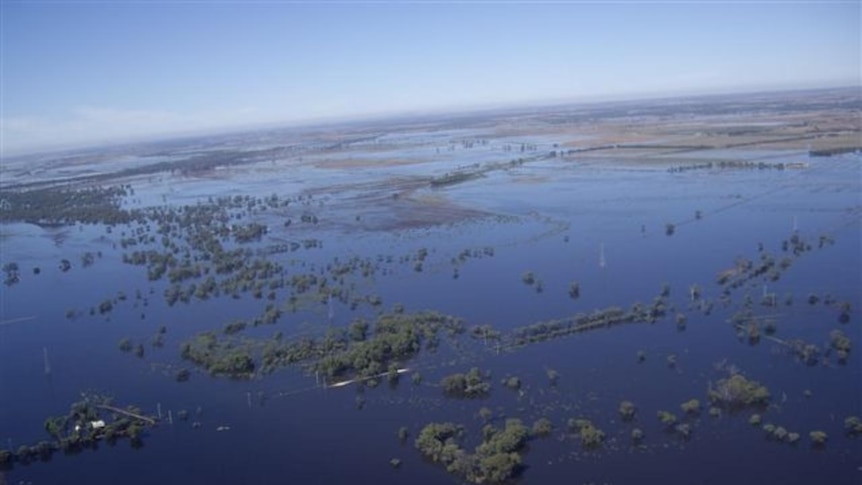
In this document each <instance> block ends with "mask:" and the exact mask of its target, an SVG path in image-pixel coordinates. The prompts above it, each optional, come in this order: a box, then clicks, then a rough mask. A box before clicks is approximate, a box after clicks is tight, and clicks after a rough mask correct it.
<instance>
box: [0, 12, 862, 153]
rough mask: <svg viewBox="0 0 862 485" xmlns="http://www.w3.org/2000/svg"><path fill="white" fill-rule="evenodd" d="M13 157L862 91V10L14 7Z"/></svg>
mask: <svg viewBox="0 0 862 485" xmlns="http://www.w3.org/2000/svg"><path fill="white" fill-rule="evenodd" d="M0 8H2V14H3V15H2V27H3V29H2V31H3V33H2V54H3V63H2V66H0V67H2V72H0V81H2V87H3V89H2V113H0V123H2V127H0V135H2V140H0V155H2V156H4V157H5V156H17V155H24V154H31V153H39V152H46V151H56V150H61V149H77V148H83V147H89V146H96V145H107V144H122V143H127V142H139V141H146V140H155V139H169V138H178V137H183V136H196V135H205V134H208V133H227V132H235V131H243V130H248V129H255V128H261V127H276V126H301V125H309V124H319V123H324V122H339V121H347V120H350V121H354V120H359V119H365V118H382V117H391V116H400V115H404V114H411V113H422V114H424V113H445V112H465V111H473V110H481V109H488V108H503V107H509V106H526V105H544V104H556V103H588V102H599V101H612V100H624V99H626V100H628V99H649V98H660V97H676V96H692V95H710V94H729V93H745V92H762V91H785V90H796V89H816V88H835V87H858V86H860V74H859V73H860V60H859V59H860V46H859V43H858V38H859V34H860V21H859V13H860V5H859V3H858V2H827V3H822V4H808V3H793V4H780V3H773V2H756V3H754V4H753V5H749V4H739V3H729V4H728V3H722V2H701V3H691V4H679V3H674V2H621V3H612V4H609V5H604V4H599V3H593V2H573V3H563V4H559V3H534V4H526V3H524V4H511V3H498V2H478V3H476V2H474V3H447V2H443V3H426V2H411V3H407V4H398V3H365V2H355V3H354V2H346V3H326V4H322V5H313V4H308V3H303V2H299V3H275V4H273V3H253V4H251V5H239V4H232V3H206V2H202V3H198V2H181V3H179V4H168V3H162V2H156V3H146V4H142V3H140V2H113V3H104V2H76V3H75V4H73V5H60V4H56V3H52V2H3V4H2V7H0Z"/></svg>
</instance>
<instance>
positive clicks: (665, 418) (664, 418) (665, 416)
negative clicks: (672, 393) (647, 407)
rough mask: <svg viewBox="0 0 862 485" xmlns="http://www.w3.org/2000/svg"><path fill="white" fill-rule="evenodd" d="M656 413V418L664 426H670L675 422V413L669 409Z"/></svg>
mask: <svg viewBox="0 0 862 485" xmlns="http://www.w3.org/2000/svg"><path fill="white" fill-rule="evenodd" d="M657 415H658V420H659V421H661V424H663V425H665V426H668V427H671V426H673V425H675V424H676V415H675V414H673V413H671V412H669V411H659V412H658V413H657Z"/></svg>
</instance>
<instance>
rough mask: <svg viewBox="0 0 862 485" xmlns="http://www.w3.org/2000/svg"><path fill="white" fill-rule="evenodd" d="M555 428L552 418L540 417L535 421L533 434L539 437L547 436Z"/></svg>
mask: <svg viewBox="0 0 862 485" xmlns="http://www.w3.org/2000/svg"><path fill="white" fill-rule="evenodd" d="M553 430H554V425H553V424H552V423H551V420H550V419H548V418H539V419H538V420H536V422H535V423H533V435H534V436H538V437H545V436H548V435H549V434H551V431H553Z"/></svg>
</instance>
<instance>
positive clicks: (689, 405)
mask: <svg viewBox="0 0 862 485" xmlns="http://www.w3.org/2000/svg"><path fill="white" fill-rule="evenodd" d="M679 407H680V409H682V412H684V413H686V414H697V413H699V412H700V401H698V400H697V399H689V400H688V401H686V402H684V403H682V404H681V405H680V406H679Z"/></svg>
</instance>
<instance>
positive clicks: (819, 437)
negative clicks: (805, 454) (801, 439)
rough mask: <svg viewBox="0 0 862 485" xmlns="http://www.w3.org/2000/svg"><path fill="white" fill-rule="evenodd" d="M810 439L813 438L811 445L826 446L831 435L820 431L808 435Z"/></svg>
mask: <svg viewBox="0 0 862 485" xmlns="http://www.w3.org/2000/svg"><path fill="white" fill-rule="evenodd" d="M808 437H809V438H811V444H813V445H814V446H823V445H825V444H826V440H828V439H829V435H827V434H826V433H825V432H823V431H820V430H815V431H812V432H810V433H808Z"/></svg>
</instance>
